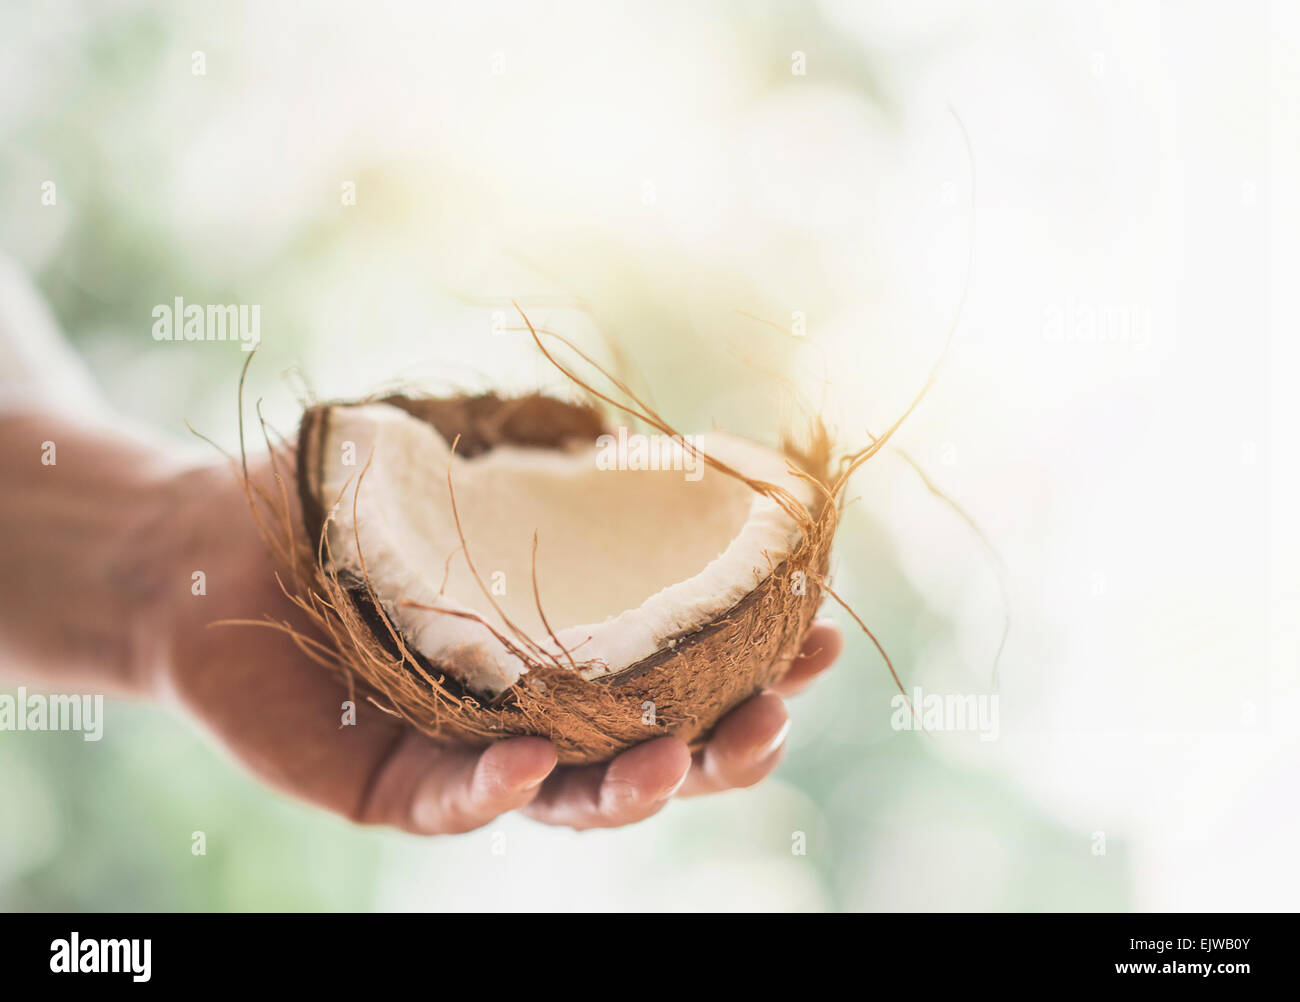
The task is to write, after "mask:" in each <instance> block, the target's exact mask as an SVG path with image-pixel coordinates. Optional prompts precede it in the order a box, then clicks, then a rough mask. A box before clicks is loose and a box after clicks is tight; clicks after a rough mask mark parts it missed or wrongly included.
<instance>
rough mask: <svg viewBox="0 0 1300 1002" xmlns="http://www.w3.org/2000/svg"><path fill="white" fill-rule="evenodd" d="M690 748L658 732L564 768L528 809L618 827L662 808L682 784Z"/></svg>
mask: <svg viewBox="0 0 1300 1002" xmlns="http://www.w3.org/2000/svg"><path fill="white" fill-rule="evenodd" d="M690 767H691V753H690V750H689V749H688V748H687V747H686V745H685V743H683V742H681V741H679V740H677V739H676V738H655V739H654V740H653V741H647V742H645V743H644V744H639V745H637V746H636V747H635V748H630V749H628V750H627V751H625V752H623V753H622V754H621V755H619V756H618V757H617V758H615V759H614V760H613V761H612V762H610V763H609V764H608V765H592V766H581V767H577V768H573V769H562V770H560V771H558V772H556V773H555V775H553V776H552V777H551V778H550V779H548V780H547V781H546V782H545V783H544V784H543V785H542V789H541V792H540V793H539V794H538V796H537V797H536V799H534V800H533V801H532V803H530V804H529V805H528V807H527V808H525V810H524V813H525V814H527V815H528V816H529V817H532V818H536V819H537V820H538V821H541V822H543V823H545V824H548V825H568V826H569V827H571V828H578V829H584V828H616V827H618V826H619V825H628V824H632V823H633V822H634V821H641V820H643V819H644V818H648V817H650V815H652V814H654V813H656V812H657V811H659V810H660V809H661V808H662V807H663V806H664V804H666V803H668V801H669V800H670V799H671V798H672V796H673V794H674V793H676V792H677V790H678V788H679V787H680V786H681V785H682V782H683V781H684V780H685V778H686V775H687V773H688V771H689V770H690Z"/></svg>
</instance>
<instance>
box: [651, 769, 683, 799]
mask: <svg viewBox="0 0 1300 1002" xmlns="http://www.w3.org/2000/svg"><path fill="white" fill-rule="evenodd" d="M690 774H691V767H690V766H689V765H688V766H687V767H686V771H685V772H683V773H682V774H681V775H680V776H679V777H677V782H676V783H674V784H673V785H672V786H670V787H668V789H666V790H665V791H664V792H663V793H661V794H659V796H658V797H656V798H655V799H656V800H667V799H668V798H669V797H671V796H673V795H674V794H676V793H677V791H678V790H680V789H681V788H682V784H683V783H685V782H686V777H687V776H689V775H690Z"/></svg>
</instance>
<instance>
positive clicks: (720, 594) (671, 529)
mask: <svg viewBox="0 0 1300 1002" xmlns="http://www.w3.org/2000/svg"><path fill="white" fill-rule="evenodd" d="M325 429H326V432H325V435H326V438H325V441H324V442H322V449H321V456H322V465H321V501H322V503H323V505H324V507H325V509H326V511H327V512H328V513H329V526H328V530H327V531H328V538H329V546H330V553H331V555H332V560H333V565H334V569H335V570H336V571H338V572H339V573H340V575H342V576H348V577H351V578H353V579H362V578H363V566H362V559H363V558H364V579H365V580H367V581H368V583H369V585H370V588H371V589H372V590H373V591H374V593H375V595H376V596H377V597H378V599H379V601H380V603H381V604H382V605H383V607H384V609H385V611H386V612H387V614H388V616H389V617H390V619H391V620H392V622H393V624H394V625H395V626H396V627H397V629H398V630H399V631H400V632H401V634H402V637H403V639H404V641H405V642H406V644H407V645H409V646H410V647H412V648H413V649H414V650H416V651H418V652H419V653H420V654H422V655H424V656H425V657H426V658H428V659H429V661H431V662H432V663H433V664H435V665H437V666H438V667H439V669H441V670H444V671H446V672H447V673H448V674H449V675H452V676H453V677H455V678H458V679H459V680H460V681H461V682H462V683H463V684H464V685H465V686H466V687H467V688H469V689H470V690H471V691H473V692H476V693H479V694H482V695H485V696H488V697H491V696H495V695H497V694H499V693H500V692H501V691H503V690H504V689H506V688H508V687H509V686H510V685H511V684H513V683H514V682H515V681H517V680H518V679H519V677H520V676H521V675H522V674H524V673H525V672H526V671H527V670H528V664H527V663H526V662H525V660H522V659H521V658H519V657H518V656H516V655H515V654H513V653H511V651H510V650H509V649H508V648H507V647H506V646H505V645H504V644H502V642H501V640H500V639H498V638H497V637H496V636H494V635H493V632H492V629H495V630H496V631H498V632H499V633H501V634H502V635H503V636H505V637H507V638H509V639H510V641H511V643H513V644H515V645H516V646H518V647H520V649H522V645H520V644H519V643H518V641H517V640H516V637H515V634H514V632H513V631H512V629H511V628H510V627H509V626H507V624H506V622H505V620H506V619H508V620H509V621H510V623H512V624H514V626H515V627H517V628H518V629H520V630H522V631H523V632H524V633H526V634H527V635H528V637H529V638H530V639H531V640H532V641H534V642H535V643H536V644H538V645H539V646H541V647H542V648H544V649H545V650H546V651H548V652H550V654H551V655H553V656H554V657H556V658H557V659H558V660H559V662H560V664H563V665H568V664H569V656H571V657H572V658H573V660H574V662H575V663H577V664H578V666H579V670H580V671H581V672H582V674H583V676H584V677H585V678H587V679H595V678H598V677H600V676H602V675H610V674H616V673H618V672H620V671H623V670H625V669H626V668H628V667H630V666H632V665H635V664H637V663H638V662H641V661H643V660H645V659H646V658H649V657H651V656H653V655H655V654H656V653H658V652H660V651H662V650H664V649H665V648H671V647H673V646H675V645H676V644H677V643H678V642H680V641H681V640H682V639H684V638H686V637H688V636H689V635H690V634H692V633H694V632H696V631H698V630H699V629H700V628H702V627H704V626H706V625H708V624H709V623H711V622H713V621H715V620H716V619H717V618H718V617H720V616H721V615H722V614H724V613H725V612H727V611H728V610H729V609H731V608H732V607H733V606H735V605H736V604H737V603H738V602H740V601H741V600H742V599H743V598H744V597H745V596H746V595H748V594H749V593H750V592H752V591H753V590H754V589H755V588H756V587H757V586H758V585H759V584H761V583H762V582H763V580H764V579H766V578H767V577H768V576H769V575H770V574H771V573H772V571H773V570H774V569H775V568H776V567H777V566H778V565H779V564H780V563H781V562H782V561H783V560H784V559H785V558H786V557H787V556H789V555H790V554H791V553H792V552H793V551H794V549H795V548H796V547H797V546H798V544H799V541H800V538H801V532H800V529H799V526H798V524H797V523H796V522H795V521H794V520H793V519H792V518H790V517H789V516H788V515H787V514H786V513H785V512H784V511H783V510H782V509H781V508H780V507H779V506H778V505H777V504H776V503H775V502H773V501H771V500H770V499H768V498H766V497H764V496H762V495H759V494H757V493H756V492H754V491H753V490H751V489H750V488H749V487H747V486H746V485H745V484H743V483H741V482H740V481H738V480H736V479H734V478H733V477H729V476H727V475H726V474H723V473H720V472H718V471H715V470H714V469H712V468H711V467H708V466H707V465H706V464H704V463H703V461H701V460H698V459H697V458H695V457H694V456H692V455H691V454H690V452H689V450H687V449H685V448H684V447H683V446H682V444H681V443H680V442H675V441H673V440H671V439H668V438H665V437H655V438H653V439H649V438H647V437H638V436H635V435H633V436H629V437H627V438H625V439H624V442H625V446H626V447H625V448H623V449H622V450H621V451H620V450H619V447H618V439H617V438H615V439H613V440H612V441H611V438H610V437H606V438H601V439H594V440H591V441H586V440H574V441H572V442H570V443H569V444H568V446H567V447H566V448H564V449H538V448H526V447H520V446H497V447H496V448H493V449H490V450H488V451H486V452H482V453H480V454H479V455H477V456H473V457H470V458H465V457H463V456H460V455H454V454H453V453H452V450H451V447H450V444H449V443H448V442H446V441H445V440H444V439H443V438H442V436H441V435H439V434H438V432H437V431H436V430H435V429H434V428H433V427H432V426H431V425H430V424H428V423H427V422H424V421H421V420H419V419H418V418H415V417H412V416H411V415H410V414H408V413H406V412H405V411H403V410H401V409H400V408H397V407H393V406H390V405H387V404H365V405H358V406H351V407H343V406H340V407H334V408H332V409H331V410H330V413H329V415H328V416H327V420H326V422H325ZM624 435H626V433H624ZM691 441H692V442H693V444H694V445H695V446H696V447H697V448H698V449H699V450H701V451H703V452H704V453H707V454H708V455H710V456H713V457H714V458H715V459H718V460H720V461H721V462H723V463H725V464H727V465H729V466H731V467H732V468H734V469H736V470H739V471H740V472H742V473H744V474H745V475H747V476H750V477H752V478H754V479H759V480H764V481H767V482H769V483H773V484H777V485H779V486H782V487H784V488H785V489H786V490H788V491H790V492H791V493H792V494H793V495H794V496H795V497H797V498H798V499H799V500H800V501H801V502H803V503H804V504H808V503H810V501H811V500H812V491H811V489H810V487H809V486H808V485H807V484H806V483H805V482H804V481H802V480H800V479H799V478H797V477H795V476H793V475H792V474H791V473H790V472H789V466H788V463H787V461H786V459H785V457H784V456H782V455H781V454H780V453H777V452H775V451H773V450H770V449H766V448H764V447H762V446H759V445H757V444H755V443H753V442H750V441H747V440H745V439H740V438H736V437H733V436H730V435H725V434H721V433H712V434H708V435H700V436H697V437H695V438H694V439H692V440H691ZM367 463H368V464H369V466H368V468H366V467H367ZM648 465H649V466H655V467H657V468H655V469H645V468H636V467H645V466H648ZM449 466H450V472H451V482H452V487H453V488H454V490H455V500H456V507H457V510H458V512H459V515H460V528H461V531H463V534H464V540H465V543H466V545H467V549H468V555H469V559H470V560H472V561H473V564H474V568H475V569H476V570H477V572H478V577H477V579H476V577H475V575H474V573H472V572H471V570H470V567H469V565H468V563H467V561H466V554H465V552H464V551H463V548H462V543H461V534H460V533H459V532H458V531H457V527H456V520H455V517H454V516H453V512H452V498H451V494H450V492H449V491H448V486H447V474H448V467H449ZM611 467H613V468H611ZM363 469H365V473H364V476H361V473H362V470H363ZM358 484H359V487H358ZM534 532H536V533H537V557H536V584H537V590H538V592H539V593H540V599H541V609H542V612H544V613H545V617H546V622H545V623H544V622H543V620H542V617H541V615H540V614H539V612H538V603H537V598H536V597H535V596H534V590H533V588H534V576H533V534H534ZM480 580H481V582H482V585H480V583H479V581H480ZM485 588H486V591H487V592H488V593H490V595H491V600H489V598H488V597H487V595H485V594H484V589H485ZM494 602H495V605H496V607H499V610H500V611H498V608H494V605H493V603H494ZM449 612H450V613H468V614H470V615H471V616H472V617H477V618H465V617H463V616H458V615H454V614H448V613H449ZM485 623H486V624H491V626H492V629H489V628H488V626H487V625H485ZM547 624H549V629H548V626H547ZM552 633H553V634H554V636H552ZM557 641H558V643H557ZM565 651H567V652H568V655H566V654H565ZM534 656H535V655H534ZM540 660H543V661H545V660H548V659H546V658H542V659H540Z"/></svg>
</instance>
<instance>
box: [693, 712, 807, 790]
mask: <svg viewBox="0 0 1300 1002" xmlns="http://www.w3.org/2000/svg"><path fill="white" fill-rule="evenodd" d="M789 730H790V714H789V713H788V712H787V711H786V708H785V702H784V701H783V700H782V699H781V697H780V696H778V695H777V694H776V693H774V692H763V693H759V694H758V695H757V696H754V697H753V698H752V699H748V700H746V701H745V702H743V703H741V704H740V705H739V706H738V707H736V708H735V709H734V710H732V711H731V712H730V713H729V714H727V715H726V716H725V717H723V718H722V720H721V721H720V722H719V724H718V726H717V727H716V728H715V729H714V731H713V736H712V737H711V738H709V743H708V744H707V745H705V746H704V748H703V749H702V750H701V751H699V752H698V753H697V754H696V756H695V760H694V765H693V768H692V769H691V772H690V775H689V776H687V777H686V782H685V784H683V786H682V790H681V794H682V796H683V797H691V796H697V795H698V794H701V793H717V792H718V791H719V790H730V789H733V788H735V787H740V786H753V785H754V784H755V783H757V782H758V781H759V780H760V779H762V778H763V777H764V776H766V775H767V774H768V773H770V772H771V771H772V770H773V769H775V768H776V767H777V765H778V763H780V761H781V757H782V755H783V754H784V752H785V738H786V735H787V734H788V733H789Z"/></svg>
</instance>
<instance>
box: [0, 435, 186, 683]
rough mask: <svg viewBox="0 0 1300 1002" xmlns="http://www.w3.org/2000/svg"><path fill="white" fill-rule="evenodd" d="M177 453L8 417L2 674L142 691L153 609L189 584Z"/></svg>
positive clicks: (1, 452) (0, 475)
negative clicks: (175, 547) (180, 533)
mask: <svg viewBox="0 0 1300 1002" xmlns="http://www.w3.org/2000/svg"><path fill="white" fill-rule="evenodd" d="M177 470H178V461H177V459H176V457H175V455H174V454H173V453H171V452H169V451H168V450H165V449H162V448H160V447H159V446H157V445H156V444H153V443H148V442H145V441H143V440H138V439H132V438H130V437H123V435H122V433H121V432H120V431H119V430H117V429H112V430H109V429H105V428H99V427H97V426H95V425H93V424H89V423H76V422H72V421H69V420H67V419H64V418H61V417H58V416H56V415H54V414H53V413H49V412H35V411H27V412H23V413H13V414H8V415H5V416H3V417H0V481H2V482H3V485H4V487H3V490H2V491H0V568H2V572H0V675H3V677H4V678H5V679H6V680H7V681H11V682H24V683H26V684H29V685H30V684H33V683H37V684H41V685H43V686H45V687H47V688H50V689H63V690H91V691H100V692H108V693H118V694H123V693H125V694H139V693H141V692H143V691H144V690H146V689H148V688H149V687H150V685H151V680H150V678H149V675H150V671H151V665H152V664H153V663H154V662H155V661H156V659H157V656H158V655H157V652H156V650H155V649H154V645H155V644H156V643H157V638H156V632H155V631H153V630H151V629H150V619H151V613H157V614H158V615H159V616H162V615H163V614H164V613H165V610H166V609H167V608H169V607H170V606H171V605H172V604H173V603H174V602H175V598H174V592H175V591H176V590H177V589H178V588H183V587H185V583H184V582H179V581H173V580H171V578H172V577H175V575H176V571H174V570H169V569H168V566H167V561H165V560H162V559H160V555H161V554H163V553H164V552H165V545H164V542H163V539H164V537H165V535H166V533H167V528H166V508H167V506H168V503H169V502H168V498H169V496H170V492H169V490H168V484H169V483H170V482H171V481H173V480H174V479H175V475H176V473H177Z"/></svg>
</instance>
